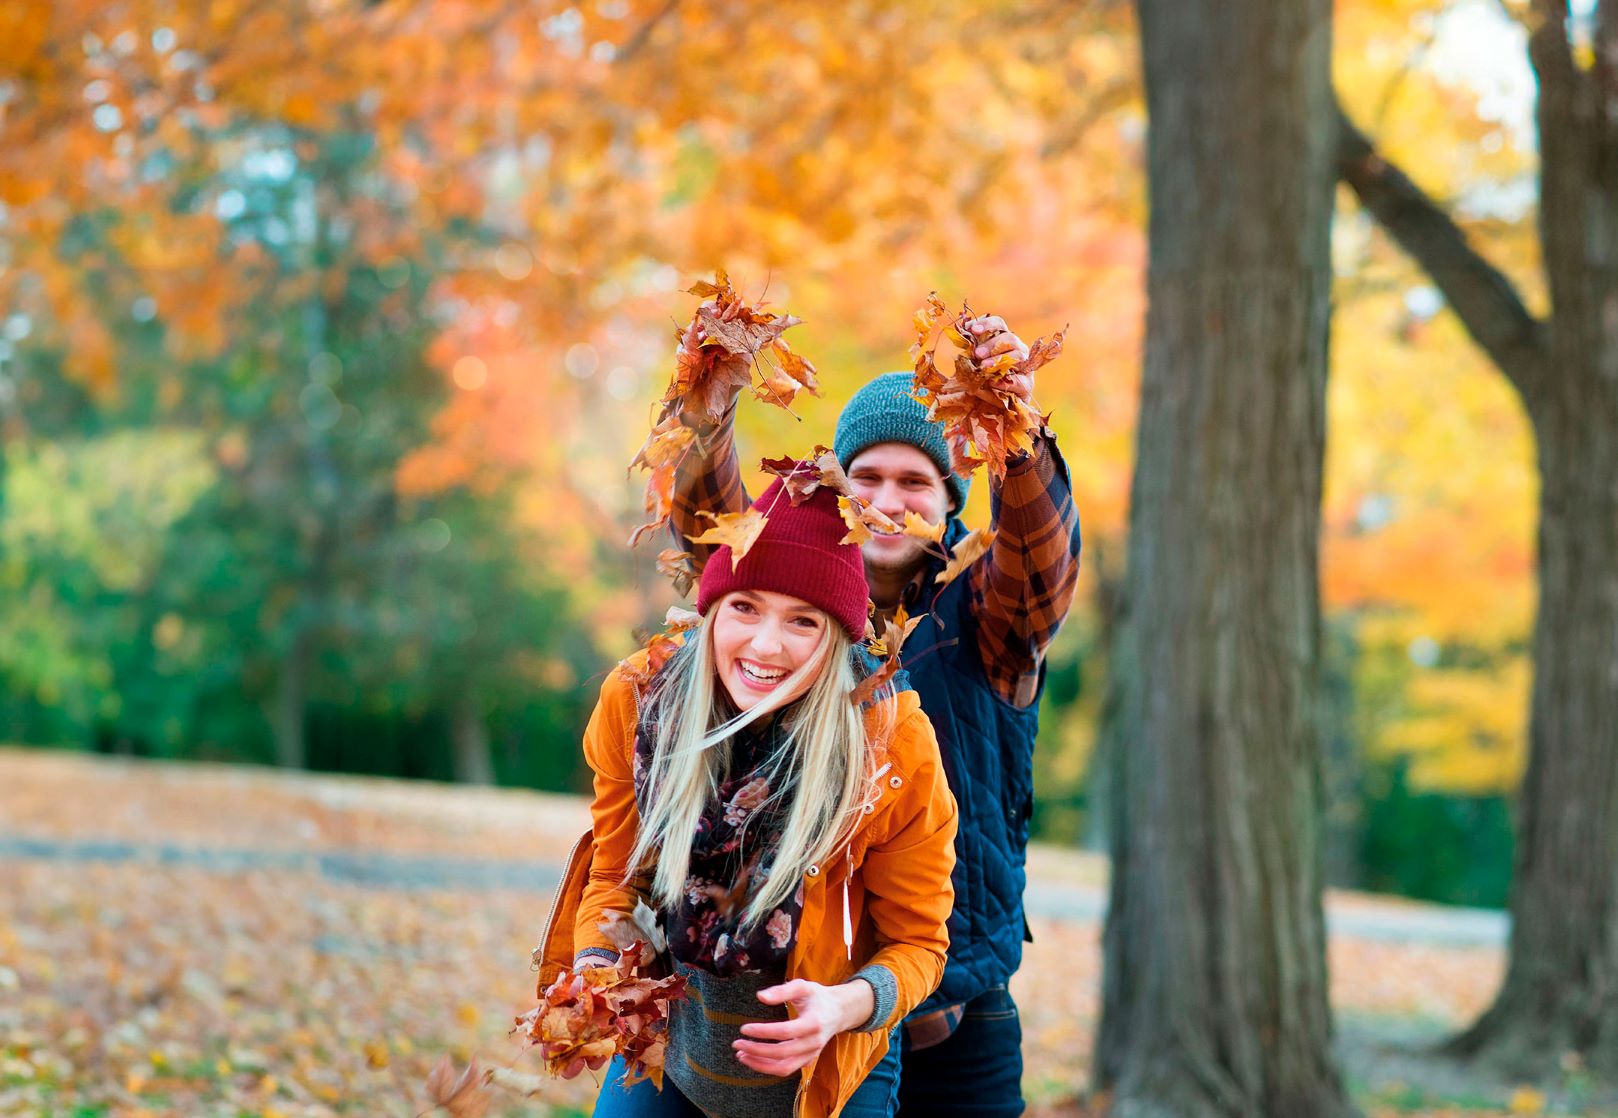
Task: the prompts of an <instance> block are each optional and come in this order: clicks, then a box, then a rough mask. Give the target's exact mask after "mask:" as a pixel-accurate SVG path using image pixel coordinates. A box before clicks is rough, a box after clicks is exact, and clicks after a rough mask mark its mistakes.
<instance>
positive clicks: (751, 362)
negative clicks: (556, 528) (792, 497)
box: [629, 270, 820, 547]
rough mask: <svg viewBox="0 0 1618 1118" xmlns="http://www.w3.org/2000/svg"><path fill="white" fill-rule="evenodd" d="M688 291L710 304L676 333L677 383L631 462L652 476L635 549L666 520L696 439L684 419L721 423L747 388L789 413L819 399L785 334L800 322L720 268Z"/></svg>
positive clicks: (811, 370)
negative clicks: (799, 403) (753, 296)
mask: <svg viewBox="0 0 1618 1118" xmlns="http://www.w3.org/2000/svg"><path fill="white" fill-rule="evenodd" d="M689 290H690V293H691V294H692V295H696V296H699V297H701V298H703V299H705V300H706V301H705V302H704V303H703V304H702V305H701V306H700V307H698V308H697V313H696V314H695V315H694V316H692V319H691V322H690V324H689V325H687V326H684V327H681V328H680V329H678V330H676V331H675V332H674V337H675V340H676V342H677V343H678V347H677V349H676V350H675V359H674V378H673V379H672V380H671V381H669V386H668V389H667V390H666V391H665V392H664V393H663V399H662V401H661V402H662V408H661V410H660V411H659V412H658V416H657V422H656V423H654V424H653V425H652V431H651V434H649V435H647V436H646V442H645V443H644V444H643V445H642V446H641V448H640V453H638V454H637V455H635V460H634V461H633V462H631V463H630V464H629V468H630V469H631V470H633V469H634V468H635V467H636V466H639V467H641V468H642V469H644V470H646V471H647V473H648V474H649V475H650V476H648V477H647V479H646V513H647V515H648V516H649V517H651V519H650V520H648V521H647V522H646V523H645V524H642V525H641V526H640V527H639V528H636V529H635V532H634V535H632V536H630V537H629V545H630V546H631V547H634V546H635V545H636V544H637V543H639V542H640V539H641V537H642V536H643V535H645V534H646V533H647V532H652V531H655V530H657V529H658V528H660V527H662V526H663V525H664V524H665V523H667V522H668V517H669V512H670V511H671V509H672V508H673V503H674V475H675V471H676V470H678V469H679V466H680V463H681V462H682V461H684V459H685V456H686V455H687V454H689V453H691V450H692V447H693V446H694V445H695V443H696V440H697V431H696V428H694V427H689V426H687V425H686V423H685V420H686V419H687V418H691V419H694V420H697V421H699V422H706V423H717V422H718V421H719V420H720V419H722V418H723V417H724V414H725V411H726V409H727V408H729V407H730V401H731V399H732V397H733V396H734V395H735V394H736V393H737V392H738V391H740V390H741V389H743V388H747V387H751V388H752V389H753V394H754V395H755V396H756V397H758V399H760V400H763V401H764V402H766V403H770V404H775V405H776V406H777V407H782V408H786V409H788V410H791V407H792V401H793V400H795V399H796V398H797V395H798V393H799V392H807V393H809V394H810V395H811V396H818V395H820V385H819V382H817V381H816V380H815V367H814V366H813V365H811V364H810V363H809V361H808V360H807V359H806V358H804V357H803V356H802V355H800V354H797V353H794V352H793V351H792V347H791V346H790V345H788V344H787V341H786V339H785V338H783V337H782V336H781V335H782V334H784V333H785V332H786V331H787V330H788V329H790V328H791V327H793V326H796V325H798V323H800V322H802V321H803V320H802V319H801V318H794V317H793V316H792V315H790V314H776V313H775V312H774V311H767V310H765V309H764V308H763V305H762V304H759V305H754V304H751V303H748V302H746V301H745V300H743V299H742V297H741V296H740V295H739V294H738V293H737V292H736V289H735V288H734V287H732V286H731V283H730V278H729V277H728V276H726V275H725V273H724V271H723V270H721V271H720V272H719V273H718V275H717V276H716V277H715V279H714V282H713V283H707V282H702V283H698V284H696V285H695V286H693V287H691V288H690V289H689ZM755 373H756V374H757V375H758V378H759V381H758V383H757V384H754V383H753V377H754V374H755Z"/></svg>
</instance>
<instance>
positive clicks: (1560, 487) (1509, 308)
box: [1338, 0, 1618, 1077]
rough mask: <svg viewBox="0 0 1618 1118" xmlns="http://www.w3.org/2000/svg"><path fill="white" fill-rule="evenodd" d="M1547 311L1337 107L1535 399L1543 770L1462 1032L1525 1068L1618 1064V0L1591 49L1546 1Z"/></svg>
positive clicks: (1419, 241)
mask: <svg viewBox="0 0 1618 1118" xmlns="http://www.w3.org/2000/svg"><path fill="white" fill-rule="evenodd" d="M1532 15H1533V19H1532V21H1531V28H1530V35H1529V45H1528V50H1529V59H1530V61H1531V63H1532V64H1533V67H1534V70H1535V73H1536V74H1537V76H1538V79H1539V101H1538V106H1537V111H1536V119H1537V125H1538V129H1539V140H1540V144H1539V146H1540V158H1541V164H1540V212H1539V229H1540V241H1541V249H1542V259H1543V267H1544V270H1545V277H1546V280H1547V281H1548V286H1549V290H1550V303H1551V312H1550V315H1549V317H1548V318H1547V319H1545V320H1544V321H1539V320H1537V319H1535V317H1534V316H1533V315H1532V314H1530V313H1529V311H1528V309H1527V308H1526V307H1525V306H1524V304H1523V300H1522V298H1521V297H1520V296H1519V295H1518V293H1517V291H1516V290H1515V289H1514V288H1513V286H1512V284H1511V282H1510V281H1509V280H1508V279H1506V277H1505V276H1503V275H1502V274H1501V273H1500V272H1499V271H1498V270H1496V269H1495V268H1493V267H1492V266H1490V265H1489V264H1488V262H1487V261H1485V260H1484V259H1483V258H1482V257H1481V256H1480V255H1479V254H1478V253H1477V252H1475V251H1474V250H1473V249H1472V248H1471V247H1470V246H1469V245H1468V244H1467V242H1466V239H1465V237H1464V235H1463V234H1462V233H1461V231H1460V230H1459V228H1458V227H1457V226H1456V224H1455V222H1454V221H1453V219H1452V218H1451V217H1450V216H1449V215H1448V213H1446V212H1445V211H1444V210H1443V209H1442V208H1441V207H1440V206H1438V205H1437V204H1436V203H1434V202H1433V201H1432V200H1431V199H1430V198H1428V197H1427V196H1426V195H1424V194H1423V193H1422V192H1421V191H1420V190H1419V189H1418V188H1417V187H1416V186H1415V185H1414V184H1413V183H1411V181H1410V180H1409V179H1408V178H1407V177H1406V176H1405V175H1404V174H1403V173H1402V172H1400V171H1399V169H1398V168H1396V167H1393V166H1391V165H1390V164H1388V163H1387V162H1386V161H1385V160H1383V159H1382V158H1380V157H1379V156H1378V155H1377V154H1376V152H1375V151H1374V150H1373V148H1372V147H1371V145H1370V143H1369V141H1367V140H1366V138H1365V137H1364V136H1363V135H1361V134H1360V133H1359V132H1358V131H1357V130H1356V129H1355V128H1354V127H1353V125H1352V124H1350V123H1349V122H1348V121H1347V119H1346V118H1343V117H1341V114H1340V113H1339V140H1338V164H1339V172H1340V174H1341V177H1342V179H1343V181H1344V182H1346V183H1347V184H1348V185H1349V186H1350V187H1352V188H1353V189H1354V191H1355V192H1356V194H1357V195H1358V196H1359V198H1360V200H1361V202H1362V203H1363V204H1364V205H1365V207H1366V208H1367V209H1368V210H1369V211H1370V212H1371V213H1372V214H1373V215H1374V216H1375V217H1376V218H1377V220H1378V221H1379V222H1380V223H1381V224H1382V225H1383V227H1384V228H1386V229H1387V230H1388V231H1389V233H1391V234H1392V235H1393V237H1394V238H1395V239H1396V240H1397V241H1398V242H1399V243H1400V245H1401V246H1402V247H1403V248H1404V249H1405V251H1406V252H1408V253H1409V254H1410V255H1411V256H1412V257H1413V258H1414V259H1415V260H1416V262H1417V263H1418V264H1420V265H1421V266H1422V268H1423V269H1424V270H1425V271H1427V273H1428V274H1429V275H1430V276H1431V277H1432V278H1433V281H1434V283H1435V284H1437V285H1438V287H1439V289H1440V290H1441V291H1443V293H1444V295H1445V298H1446V299H1447V300H1448V301H1449V304H1450V306H1451V307H1452V308H1453V309H1454V310H1455V312H1456V314H1457V315H1458V316H1459V317H1460V319H1461V322H1462V323H1463V324H1464V325H1465V327H1466V329H1467V330H1468V331H1469V332H1470V333H1471V335H1472V338H1473V340H1475V341H1476V342H1477V343H1478V345H1479V346H1481V347H1482V348H1483V350H1484V351H1485V352H1486V353H1488V355H1489V356H1490V358H1491V359H1492V360H1493V361H1494V362H1495V364H1496V365H1497V366H1498V367H1499V369H1500V371H1501V372H1502V373H1503V374H1504V375H1505V376H1506V377H1507V378H1508V380H1509V381H1510V382H1511V384H1512V385H1514V386H1515V387H1516V389H1517V391H1518V393H1519V395H1520V396H1521V397H1522V400H1523V404H1524V407H1525V409H1526V411H1527V413H1528V417H1529V421H1530V423H1531V424H1532V426H1533V430H1534V436H1535V439H1536V443H1537V451H1538V459H1539V471H1540V478H1541V491H1540V508H1539V514H1540V523H1539V603H1538V614H1537V618H1536V621H1535V627H1534V643H1533V657H1534V685H1533V694H1532V698H1531V708H1530V714H1529V725H1528V771H1527V774H1526V776H1525V778H1524V782H1523V787H1522V791H1521V794H1520V798H1519V806H1518V833H1517V862H1516V875H1515V878H1514V879H1513V883H1512V895H1511V916H1512V938H1511V950H1510V958H1509V963H1508V966H1507V974H1506V980H1505V983H1504V984H1503V985H1502V987H1501V989H1500V992H1499V994H1498V995H1497V997H1496V1000H1495V1002H1494V1004H1493V1006H1492V1007H1491V1008H1490V1009H1489V1010H1488V1011H1487V1012H1486V1013H1485V1014H1484V1015H1483V1016H1482V1017H1481V1018H1480V1019H1479V1020H1478V1021H1477V1022H1476V1024H1474V1025H1473V1026H1472V1028H1470V1029H1469V1030H1468V1031H1467V1032H1465V1033H1464V1034H1462V1035H1461V1036H1460V1037H1457V1038H1456V1039H1455V1041H1454V1042H1453V1043H1452V1044H1451V1045H1450V1048H1451V1050H1452V1051H1453V1052H1454V1053H1456V1054H1457V1055H1461V1056H1464V1057H1468V1058H1472V1059H1475V1060H1478V1061H1481V1062H1485V1063H1489V1064H1491V1065H1494V1066H1496V1067H1498V1068H1500V1069H1501V1070H1503V1071H1504V1072H1506V1073H1507V1074H1509V1075H1513V1076H1522V1077H1539V1076H1543V1075H1548V1074H1553V1073H1554V1072H1555V1071H1556V1070H1557V1068H1558V1066H1559V1065H1560V1063H1561V1061H1562V1059H1563V1057H1564V1056H1565V1055H1566V1054H1567V1053H1570V1052H1574V1053H1578V1054H1579V1055H1580V1056H1582V1057H1583V1059H1584V1060H1585V1062H1586V1063H1587V1064H1588V1065H1589V1066H1591V1067H1593V1068H1595V1069H1597V1070H1598V1071H1600V1072H1602V1073H1604V1074H1606V1075H1608V1076H1618V932H1615V930H1618V2H1615V0H1602V2H1601V3H1600V4H1599V6H1598V7H1597V9H1596V12H1595V14H1594V19H1593V23H1592V26H1593V28H1594V34H1595V45H1596V51H1595V62H1594V64H1593V65H1592V66H1591V67H1589V68H1583V67H1581V66H1580V65H1579V64H1578V63H1577V62H1576V61H1575V53H1574V50H1573V47H1572V45H1571V43H1570V32H1569V26H1568V11H1567V6H1566V4H1565V2H1564V0H1535V3H1534V5H1533V12H1532Z"/></svg>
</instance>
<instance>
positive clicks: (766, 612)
mask: <svg viewBox="0 0 1618 1118" xmlns="http://www.w3.org/2000/svg"><path fill="white" fill-rule="evenodd" d="M713 608H714V611H715V612H714V620H713V651H714V665H715V667H716V669H717V670H718V672H719V678H720V680H721V681H722V682H723V683H724V685H725V692H726V694H728V695H729V696H730V701H731V702H733V703H735V704H736V709H737V710H738V711H748V710H751V709H752V708H753V707H754V706H756V705H757V704H758V703H760V702H762V701H763V700H764V699H766V698H768V697H770V696H771V695H773V694H774V693H775V692H776V690H777V689H778V688H780V687H782V686H784V685H786V683H787V679H788V677H789V676H791V675H792V673H793V672H795V671H797V670H798V669H799V668H801V667H803V666H804V665H806V664H810V663H811V662H812V661H814V660H815V658H816V657H817V655H818V654H819V652H820V649H821V646H822V644H823V642H824V641H825V639H826V630H827V626H828V625H829V624H830V621H829V619H828V618H827V617H826V615H825V614H824V613H822V612H821V611H820V610H819V609H818V608H817V607H815V606H812V605H810V604H809V603H808V602H805V601H803V600H801V599H799V598H794V597H793V596H792V595H790V594H778V593H776V592H775V591H773V590H735V591H732V592H731V593H729V594H726V595H725V596H724V597H723V598H721V599H719V601H718V602H716V603H715V604H714V607H713ZM817 675H818V673H817V672H808V673H806V674H804V675H803V676H802V677H801V678H800V679H798V680H797V681H796V682H795V683H793V684H792V691H791V693H790V694H788V695H786V696H785V697H784V699H783V700H782V701H783V703H789V702H791V701H792V700H794V699H796V698H798V697H799V696H801V695H802V694H803V693H804V692H805V691H807V690H809V686H810V684H812V683H814V681H815V678H816V676H817Z"/></svg>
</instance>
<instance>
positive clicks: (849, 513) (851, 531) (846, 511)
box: [837, 497, 872, 546]
mask: <svg viewBox="0 0 1618 1118" xmlns="http://www.w3.org/2000/svg"><path fill="white" fill-rule="evenodd" d="M837 511H838V512H840V513H842V515H843V523H844V524H846V525H848V535H846V536H844V537H843V538H842V539H840V540H838V541H837V542H838V543H853V544H860V545H862V546H863V545H864V544H866V543H867V542H869V541H870V539H871V538H872V537H871V530H870V529H869V528H867V527H866V526H865V521H863V520H861V519H860V514H859V510H857V509H856V508H855V507H854V502H853V501H851V500H849V499H848V498H847V497H839V498H837Z"/></svg>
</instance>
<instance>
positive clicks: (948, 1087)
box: [899, 986, 1024, 1118]
mask: <svg viewBox="0 0 1618 1118" xmlns="http://www.w3.org/2000/svg"><path fill="white" fill-rule="evenodd" d="M1023 1108H1024V1107H1023V1098H1022V1021H1021V1020H1020V1019H1019V1018H1018V1017H1017V1003H1016V1002H1014V1001H1012V1000H1011V991H1009V990H1007V989H1006V988H1005V987H1004V986H997V987H995V988H994V989H993V990H990V991H989V992H988V993H986V994H981V995H979V996H978V997H975V998H973V999H972V1000H971V1001H969V1002H967V1003H966V1012H965V1013H964V1014H963V1015H962V1017H961V1023H960V1025H958V1026H957V1027H956V1029H955V1032H954V1033H952V1034H951V1035H950V1038H949V1039H948V1040H946V1041H944V1042H943V1043H942V1044H935V1045H933V1046H932V1047H931V1048H922V1049H913V1048H911V1047H910V1045H909V1044H908V1043H907V1044H906V1045H905V1052H904V1078H903V1080H902V1081H901V1082H900V1083H899V1114H900V1115H901V1118H1018V1116H1019V1115H1021V1114H1022V1112H1023Z"/></svg>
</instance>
